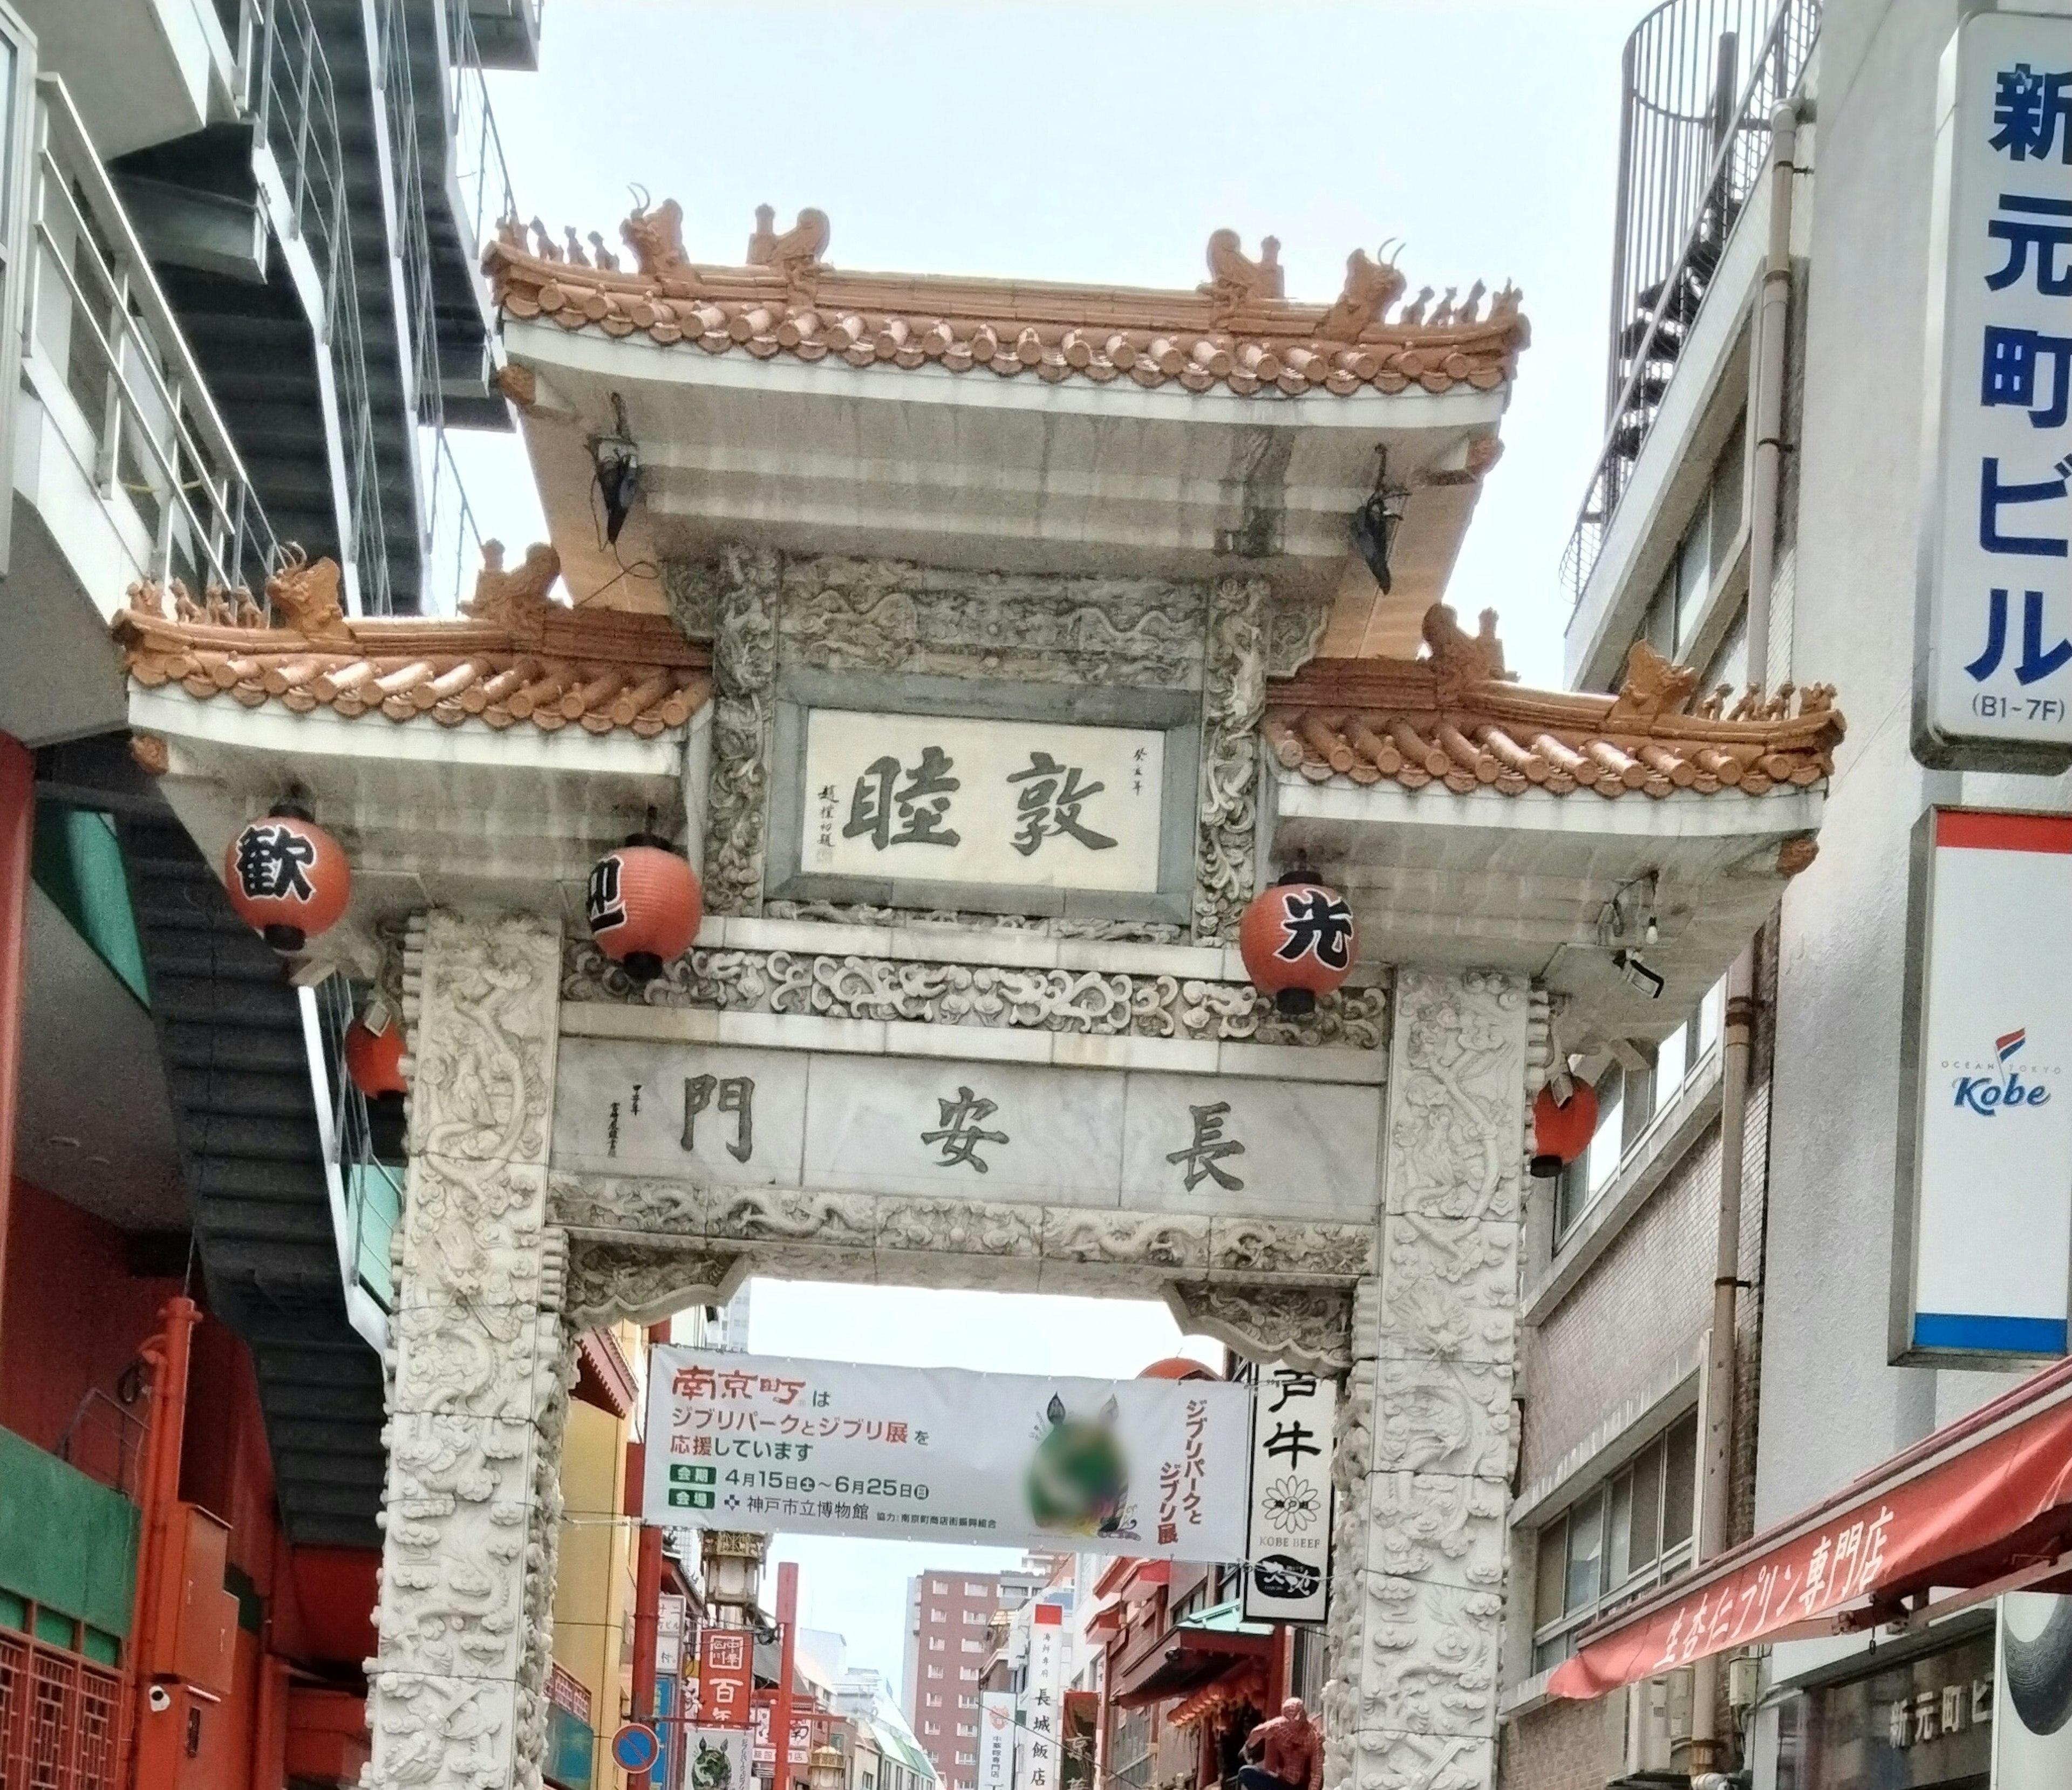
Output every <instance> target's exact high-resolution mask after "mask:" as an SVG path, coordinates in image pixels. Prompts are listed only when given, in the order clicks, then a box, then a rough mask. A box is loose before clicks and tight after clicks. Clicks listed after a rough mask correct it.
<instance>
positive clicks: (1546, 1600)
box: [1532, 1518, 1568, 1628]
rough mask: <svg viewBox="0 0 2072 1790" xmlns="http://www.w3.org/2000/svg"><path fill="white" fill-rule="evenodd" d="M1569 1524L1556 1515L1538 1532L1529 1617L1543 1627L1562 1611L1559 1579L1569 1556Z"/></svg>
mask: <svg viewBox="0 0 2072 1790" xmlns="http://www.w3.org/2000/svg"><path fill="white" fill-rule="evenodd" d="M1567 1530H1568V1525H1566V1524H1565V1523H1564V1522H1563V1521H1560V1519H1559V1518H1556V1520H1555V1521H1553V1522H1551V1523H1549V1524H1548V1525H1547V1526H1546V1527H1545V1528H1544V1529H1542V1530H1540V1570H1539V1573H1538V1575H1537V1577H1536V1579H1535V1582H1534V1585H1533V1592H1532V1621H1533V1626H1534V1627H1535V1628H1545V1627H1546V1626H1547V1624H1548V1623H1550V1622H1552V1621H1553V1620H1555V1619H1556V1617H1558V1616H1560V1614H1561V1581H1562V1574H1563V1572H1564V1561H1565V1560H1566V1559H1567V1557H1568V1543H1567V1541H1566V1539H1565V1538H1566V1535H1567Z"/></svg>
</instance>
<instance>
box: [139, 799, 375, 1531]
mask: <svg viewBox="0 0 2072 1790" xmlns="http://www.w3.org/2000/svg"><path fill="white" fill-rule="evenodd" d="M117 826H118V831H119V834H120V837H121V843H122V848H123V856H124V858H125V860H126V862H127V864H128V866H129V885H130V895H131V901H132V903H133V905H134V909H135V913H136V918H137V926H138V935H139V937H140V938H141V939H142V944H143V949H144V960H145V966H146V975H147V976H148V978H149V980H150V991H151V1011H152V1016H153V1019H154V1021H155V1023H156V1024H157V1027H158V1048H159V1052H160V1054H161V1057H162V1060H163V1062H164V1065H165V1071H166V1084H167V1087H168V1089H169V1090H170V1092H171V1096H172V1105H173V1117H174V1122H175V1127H176V1130H177V1132H178V1135H179V1146H180V1155H181V1160H182V1164H183V1168H184V1169H185V1172H186V1177H187V1189H188V1197H189V1201H190V1203H191V1210H192V1217H193V1223H194V1234H195V1245H196V1250H197V1254H199V1258H200V1261H201V1264H202V1268H203V1274H204V1275H205V1278H206V1281H207V1285H208V1302H209V1307H210V1309H211V1310H212V1311H213V1312H215V1313H216V1316H219V1317H220V1318H221V1319H222V1320H224V1323H226V1324H228V1325H229V1326H230V1328H232V1330H233V1331H235V1332H236V1334H237V1335H238V1336H240V1338H241V1339H242V1340H244V1342H245V1346H246V1347H247V1348H248V1349H249V1350H250V1351H251V1353H252V1360H253V1367H254V1369H256V1371H257V1378H258V1383H259V1400H260V1405H261V1410H263V1412H264V1414H265V1425H266V1439H267V1444H268V1447H269V1451H270V1452H271V1454H272V1455H273V1476H274V1483H275V1491H276V1496H277V1498H278V1500H279V1502H280V1507H281V1516H282V1524H283V1525H284V1527H285V1528H286V1531H287V1534H288V1538H289V1540H290V1542H294V1543H295V1544H297V1545H298V1546H350V1547H378V1546H380V1531H379V1529H377V1528H376V1524H375V1513H376V1509H377V1507H378V1505H379V1502H380V1490H381V1478H382V1472H383V1460H384V1455H383V1450H382V1446H381V1425H382V1386H381V1362H380V1357H379V1355H377V1354H376V1352H375V1350H374V1349H373V1348H372V1347H371V1346H370V1345H369V1344H368V1341H367V1340H366V1339H365V1338H364V1337H363V1336H361V1335H360V1332H358V1331H356V1329H355V1328H354V1327H353V1325H352V1321H351V1320H350V1319H349V1317H348V1316H347V1304H346V1298H347V1295H346V1292H345V1289H344V1287H343V1284H342V1283H341V1279H340V1269H339V1240H338V1235H337V1231H336V1229H335V1224H334V1218H333V1206H332V1201H331V1193H330V1185H329V1180H328V1177H327V1172H326V1162H325V1150H324V1144H323V1139H324V1135H325V1134H324V1128H323V1124H322V1123H321V1122H320V1120H319V1112H318V1107H317V1102H316V1096H315V1091H314V1090H313V1086H312V1082H311V1076H310V1050H309V1041H308V1038H307V1028H306V1025H305V1022H304V1012H303V1003H302V997H301V996H300V995H299V993H298V991H297V990H296V989H295V988H294V987H291V986H290V983H288V981H287V980H286V978H285V977H284V976H283V975H282V970H281V963H280V960H279V959H277V957H275V956H274V955H273V952H272V951H271V950H269V949H268V948H267V946H265V943H264V942H261V939H260V938H259V937H258V936H257V934H255V933H254V932H253V930H251V928H250V927H249V926H246V925H245V922H243V921H241V920H240V919H239V918H237V916H236V913H233V912H232V910H231V906H230V901H229V897H228V895H226V894H225V893H224V888H223V885H222V883H221V881H220V880H219V879H218V877H217V876H216V872H215V870H214V868H212V866H211V865H210V864H208V862H207V861H206V860H204V859H203V856H202V855H201V852H200V851H199V849H198V848H196V846H195V843H194V841H193V840H191V839H190V838H189V837H188V836H187V832H186V831H185V830H184V829H183V827H181V826H180V825H179V823H178V822H177V821H176V820H175V819H173V818H172V816H171V815H170V814H167V815H165V816H164V817H163V818H162V819H160V818H156V817H153V816H150V815H147V814H145V813H142V812H139V811H137V810H135V809H134V808H132V809H129V810H128V811H125V812H123V813H122V814H121V815H120V816H119V818H118V821H117Z"/></svg>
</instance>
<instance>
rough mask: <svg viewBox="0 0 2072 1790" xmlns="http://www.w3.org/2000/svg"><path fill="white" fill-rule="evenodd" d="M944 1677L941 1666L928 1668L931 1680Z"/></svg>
mask: <svg viewBox="0 0 2072 1790" xmlns="http://www.w3.org/2000/svg"><path fill="white" fill-rule="evenodd" d="M942 1675H943V1669H942V1668H941V1667H940V1666H939V1665H931V1666H930V1667H929V1668H928V1676H929V1677H931V1678H939V1677H942Z"/></svg>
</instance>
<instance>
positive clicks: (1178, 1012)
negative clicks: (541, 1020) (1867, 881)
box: [561, 938, 1387, 1050]
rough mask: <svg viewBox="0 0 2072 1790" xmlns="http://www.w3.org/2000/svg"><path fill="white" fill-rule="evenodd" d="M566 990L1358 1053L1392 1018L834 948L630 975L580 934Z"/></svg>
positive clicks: (1369, 1011) (1159, 981)
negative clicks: (1287, 1008)
mask: <svg viewBox="0 0 2072 1790" xmlns="http://www.w3.org/2000/svg"><path fill="white" fill-rule="evenodd" d="M561 993H562V996H563V998H564V999H565V1000H611V1001H619V1002H622V1003H627V1004H633V1003H638V1004H643V1005H646V1006H650V1007H702V1008H716V1009H718V1010H720V1011H722V1012H748V1013H788V1014H810V1015H812V1016H816V1017H819V1018H825V1019H849V1020H919V1021H926V1022H928V1023H931V1024H938V1025H964V1026H973V1027H1001V1028H1009V1029H1016V1030H1029V1031H1038V1032H1072V1033H1082V1034H1085V1035H1087V1036H1091V1037H1149V1038H1207V1039H1215V1040H1218V1041H1223V1040H1231V1041H1248V1042H1252V1043H1256V1044H1274V1045H1338V1046H1341V1047H1343V1048H1347V1049H1355V1050H1374V1049H1379V1047H1380V1045H1381V1043H1382V1041H1383V1032H1384V1029H1385V1028H1386V1025H1387V998H1386V996H1385V995H1384V993H1383V991H1382V990H1381V989H1379V988H1378V987H1367V988H1346V989H1341V990H1339V991H1338V992H1337V993H1336V994H1333V995H1327V996H1325V997H1324V998H1323V999H1322V1000H1320V1001H1318V1004H1317V1005H1316V1007H1315V1008H1313V1010H1312V1011H1311V1012H1308V1013H1304V1014H1287V1013H1282V1012H1279V1011H1278V1010H1277V1009H1276V1008H1275V1007H1274V1005H1273V1003H1272V1001H1271V1000H1269V999H1268V997H1266V996H1264V995H1261V994H1260V992H1259V991H1258V990H1256V988H1254V987H1252V984H1251V983H1247V982H1204V981H1197V980H1194V979H1182V978H1180V977H1177V976H1170V975H1129V974H1125V973H1123V972H1120V971H1115V972H1103V971H1091V970H1088V971H1072V970H1030V969H1017V968H1013V967H1003V966H1000V965H994V964H964V963H930V962H925V961H922V960H919V959H911V958H875V957H857V956H853V955H841V956H837V955H834V954H833V953H826V954H821V955H813V956H808V955H805V954H804V953H803V952H796V951H750V950H692V951H687V952H686V953H685V955H683V956H682V957H680V958H678V959H676V961H675V962H674V963H671V964H669V965H668V966H667V967H665V968H664V971H663V973H662V974H661V975H660V976H658V977H656V978H655V979H653V980H652V981H650V982H647V983H635V982H634V980H633V979H632V978H631V977H630V976H629V975H627V973H626V971H625V970H624V969H623V967H620V966H619V965H618V964H616V963H613V962H612V961H611V959H609V958H607V957H606V956H605V955H604V954H603V952H602V951H600V950H598V948H597V946H595V945H594V943H592V942H590V941H589V940H587V939H576V938H572V939H570V940H569V943H568V946H567V948H566V950H565V967H564V972H563V975H562V979H561Z"/></svg>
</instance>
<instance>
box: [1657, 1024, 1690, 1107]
mask: <svg viewBox="0 0 2072 1790" xmlns="http://www.w3.org/2000/svg"><path fill="white" fill-rule="evenodd" d="M1690 1042H1691V1034H1690V1028H1689V1027H1688V1025H1679V1026H1678V1027H1677V1028H1676V1029H1675V1031H1674V1032H1672V1033H1670V1034H1669V1036H1668V1037H1666V1038H1664V1039H1663V1041H1662V1043H1661V1045H1660V1047H1659V1049H1657V1050H1656V1051H1655V1111H1657V1112H1659V1111H1661V1110H1662V1109H1663V1107H1664V1106H1667V1105H1668V1103H1669V1102H1671V1101H1672V1100H1674V1099H1675V1098H1676V1090H1678V1089H1679V1088H1680V1087H1682V1086H1683V1074H1684V1071H1685V1070H1686V1069H1688V1068H1689V1067H1690Z"/></svg>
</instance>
